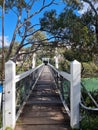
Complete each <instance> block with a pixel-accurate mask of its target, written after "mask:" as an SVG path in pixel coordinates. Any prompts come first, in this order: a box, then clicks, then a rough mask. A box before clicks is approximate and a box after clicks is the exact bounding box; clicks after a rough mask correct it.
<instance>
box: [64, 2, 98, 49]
mask: <svg viewBox="0 0 98 130" xmlns="http://www.w3.org/2000/svg"><path fill="white" fill-rule="evenodd" d="M64 1H66V2H67V3H68V4H69V5H70V6H72V5H74V6H75V7H76V8H77V9H81V10H82V9H83V6H84V4H83V3H87V4H88V9H87V11H86V12H85V16H86V17H85V18H86V19H85V21H88V22H89V23H88V22H87V25H88V24H89V26H91V27H92V26H94V28H95V34H96V47H97V49H98V0H73V1H72V0H64ZM74 6H73V7H74ZM78 7H79V8H78ZM88 19H89V20H88Z"/></svg>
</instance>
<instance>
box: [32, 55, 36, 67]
mask: <svg viewBox="0 0 98 130" xmlns="http://www.w3.org/2000/svg"><path fill="white" fill-rule="evenodd" d="M35 66H36V54H35V53H34V54H33V59H32V68H35Z"/></svg>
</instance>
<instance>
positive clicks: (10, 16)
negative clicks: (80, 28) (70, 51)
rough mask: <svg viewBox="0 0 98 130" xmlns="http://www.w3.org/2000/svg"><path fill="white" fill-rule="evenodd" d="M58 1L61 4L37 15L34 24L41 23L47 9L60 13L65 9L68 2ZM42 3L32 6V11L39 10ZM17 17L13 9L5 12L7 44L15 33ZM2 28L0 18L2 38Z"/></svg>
mask: <svg viewBox="0 0 98 130" xmlns="http://www.w3.org/2000/svg"><path fill="white" fill-rule="evenodd" d="M56 1H57V3H59V5H52V6H51V7H49V8H46V9H45V10H44V11H42V12H41V13H40V14H38V15H36V16H35V17H34V18H33V19H32V23H33V25H34V24H37V23H39V18H41V17H43V14H44V12H45V11H47V10H48V11H50V10H51V9H56V10H57V13H58V14H59V13H60V12H61V11H63V9H64V7H65V6H66V4H62V2H61V1H60V0H56ZM47 2H50V0H47ZM41 4H42V3H41V0H40V1H39V2H37V3H36V4H35V5H34V6H33V8H32V12H35V11H36V10H38V9H39V8H40V7H41ZM0 13H1V10H0ZM76 13H77V11H76ZM0 15H1V14H0ZM16 19H17V17H16V15H15V14H14V13H13V12H12V11H10V12H8V13H7V14H5V23H4V25H5V34H4V35H5V42H6V44H9V42H10V41H11V39H12V34H13V31H14V28H15V24H16V21H17V20H16ZM1 29H2V21H1V19H0V39H1V35H2V33H1ZM17 40H18V39H17Z"/></svg>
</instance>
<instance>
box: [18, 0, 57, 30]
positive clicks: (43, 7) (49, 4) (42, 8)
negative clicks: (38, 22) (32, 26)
mask: <svg viewBox="0 0 98 130" xmlns="http://www.w3.org/2000/svg"><path fill="white" fill-rule="evenodd" d="M54 1H55V0H52V1H51V2H50V3H48V4H47V5H45V6H42V7H41V9H39V10H38V11H36V12H34V13H33V14H32V15H30V16H29V17H28V18H27V19H26V20H25V21H24V22H23V23H22V24H21V25H20V26H18V28H17V29H19V28H21V27H22V26H23V25H24V24H25V23H26V22H28V19H31V18H32V17H34V16H35V15H36V14H39V13H40V12H41V11H42V10H44V9H45V8H47V7H49V6H51V5H52V4H53V3H54Z"/></svg>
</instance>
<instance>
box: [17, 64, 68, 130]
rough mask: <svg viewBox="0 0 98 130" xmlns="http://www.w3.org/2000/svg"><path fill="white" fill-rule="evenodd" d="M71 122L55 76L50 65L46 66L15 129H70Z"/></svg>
mask: <svg viewBox="0 0 98 130" xmlns="http://www.w3.org/2000/svg"><path fill="white" fill-rule="evenodd" d="M69 122H70V121H69V116H68V114H67V112H66V111H65V109H64V107H63V104H62V102H61V99H60V96H59V93H58V88H57V86H56V84H55V81H54V78H53V76H52V74H51V72H50V70H49V68H48V66H44V69H43V71H42V73H41V75H40V77H39V79H38V81H37V83H36V85H35V88H34V89H33V90H32V93H31V95H30V96H29V98H28V100H27V102H26V104H25V106H24V108H23V110H22V113H21V114H20V117H19V119H18V120H17V123H16V127H15V130H50V129H51V130H68V128H69V127H70V123H69Z"/></svg>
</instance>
